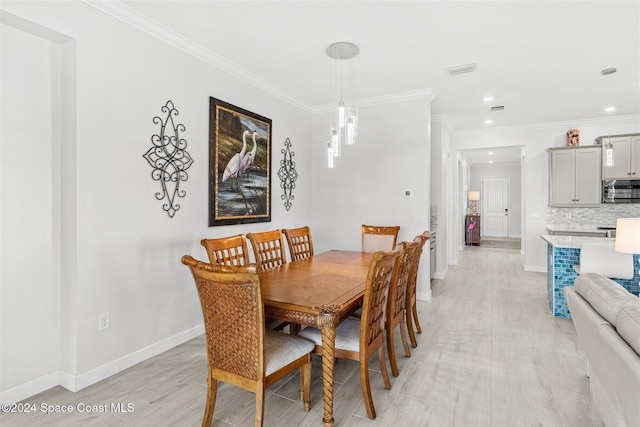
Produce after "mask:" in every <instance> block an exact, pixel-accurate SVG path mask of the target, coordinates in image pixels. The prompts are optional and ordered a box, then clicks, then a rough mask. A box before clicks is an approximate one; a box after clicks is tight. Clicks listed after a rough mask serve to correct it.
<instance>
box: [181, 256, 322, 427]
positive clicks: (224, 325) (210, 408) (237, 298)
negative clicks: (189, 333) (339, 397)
mask: <svg viewBox="0 0 640 427" xmlns="http://www.w3.org/2000/svg"><path fill="white" fill-rule="evenodd" d="M182 263H183V264H184V265H186V266H188V267H189V269H190V270H191V273H192V275H193V278H194V280H195V284H196V288H197V289H198V295H199V296H200V303H201V306H202V314H203V316H204V326H205V334H206V343H207V358H208V374H207V384H208V386H207V402H206V406H205V411H204V417H203V419H202V426H203V427H205V426H206V427H209V426H210V425H211V421H212V419H213V412H214V409H215V404H216V395H217V386H218V381H223V382H226V383H229V384H233V385H235V386H237V387H240V388H242V389H244V390H248V391H250V392H252V393H255V395H256V415H255V425H256V426H262V422H263V418H264V400H265V388H267V387H269V386H270V385H272V384H274V383H275V382H276V381H279V380H280V379H282V378H284V377H285V376H287V375H289V374H290V373H292V372H294V371H296V370H298V369H299V370H300V399H301V400H302V401H304V410H305V411H309V408H310V403H311V352H312V351H313V349H314V344H313V342H311V341H309V340H306V339H304V338H300V337H296V336H292V335H287V334H284V333H282V332H275V331H271V330H269V329H265V327H264V306H263V301H262V293H261V290H260V278H259V277H258V274H257V271H256V268H255V266H254V265H250V266H237V267H229V266H226V265H218V266H216V265H212V264H208V263H205V262H202V261H197V260H195V259H194V258H192V257H191V256H189V255H185V256H183V257H182Z"/></svg>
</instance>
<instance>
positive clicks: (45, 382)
mask: <svg viewBox="0 0 640 427" xmlns="http://www.w3.org/2000/svg"><path fill="white" fill-rule="evenodd" d="M58 377H59V375H58V371H55V372H51V373H49V374H46V375H43V376H41V377H40V378H36V379H34V380H31V381H28V382H26V383H24V384H20V385H18V386H15V387H12V388H10V389H8V390H5V391H2V392H0V402H2V403H16V402H20V401H21V400H23V399H26V398H27V397H30V396H33V395H36V394H38V393H41V392H43V391H45V390H49V389H50V388H53V387H55V386H57V385H58V384H59V378H58Z"/></svg>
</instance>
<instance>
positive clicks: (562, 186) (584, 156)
mask: <svg viewBox="0 0 640 427" xmlns="http://www.w3.org/2000/svg"><path fill="white" fill-rule="evenodd" d="M547 151H548V152H549V206H557V207H585V206H586V207H589V206H600V201H601V198H602V187H601V182H600V181H601V179H602V173H601V172H602V157H601V156H602V153H601V148H600V146H586V147H567V148H565V147H562V148H549V149H548V150H547Z"/></svg>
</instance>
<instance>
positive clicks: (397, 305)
mask: <svg viewBox="0 0 640 427" xmlns="http://www.w3.org/2000/svg"><path fill="white" fill-rule="evenodd" d="M421 245H422V242H421V241H417V240H414V241H413V242H402V243H399V244H398V245H396V248H397V249H399V250H401V251H402V252H401V254H400V259H399V261H398V269H397V274H396V277H395V278H394V279H393V281H392V283H391V288H390V289H389V302H388V304H389V307H388V308H387V312H388V316H389V318H395V317H396V316H397V315H399V314H400V313H402V312H403V311H404V310H405V306H406V303H407V287H408V284H409V275H410V272H411V267H412V265H413V263H414V260H415V257H416V256H417V255H418V251H419V250H420V247H421Z"/></svg>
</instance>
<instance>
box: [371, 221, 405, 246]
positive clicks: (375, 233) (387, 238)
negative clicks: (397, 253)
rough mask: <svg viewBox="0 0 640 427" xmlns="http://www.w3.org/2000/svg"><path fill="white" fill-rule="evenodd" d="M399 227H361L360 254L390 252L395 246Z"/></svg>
mask: <svg viewBox="0 0 640 427" xmlns="http://www.w3.org/2000/svg"><path fill="white" fill-rule="evenodd" d="M398 231H400V226H399V225H395V226H379V225H365V224H363V225H362V252H377V251H391V250H393V248H394V247H395V246H396V241H397V239H398Z"/></svg>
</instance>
